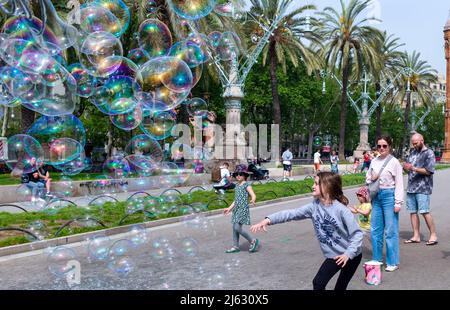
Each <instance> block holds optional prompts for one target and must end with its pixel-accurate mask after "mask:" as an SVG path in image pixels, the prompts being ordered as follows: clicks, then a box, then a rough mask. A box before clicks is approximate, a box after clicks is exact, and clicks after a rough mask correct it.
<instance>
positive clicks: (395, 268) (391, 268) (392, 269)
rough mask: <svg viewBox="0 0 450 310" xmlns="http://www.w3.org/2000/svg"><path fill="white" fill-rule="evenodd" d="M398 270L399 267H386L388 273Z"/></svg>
mask: <svg viewBox="0 0 450 310" xmlns="http://www.w3.org/2000/svg"><path fill="white" fill-rule="evenodd" d="M397 269H398V266H397V265H387V266H386V269H385V270H386V271H387V272H392V271H395V270H397Z"/></svg>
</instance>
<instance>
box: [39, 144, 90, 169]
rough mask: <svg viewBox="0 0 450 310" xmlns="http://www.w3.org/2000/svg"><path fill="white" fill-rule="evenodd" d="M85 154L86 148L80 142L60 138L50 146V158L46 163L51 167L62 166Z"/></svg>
mask: <svg viewBox="0 0 450 310" xmlns="http://www.w3.org/2000/svg"><path fill="white" fill-rule="evenodd" d="M83 153H84V148H83V146H82V145H81V144H80V142H78V141H76V140H74V139H71V138H59V139H56V140H53V141H52V142H51V143H50V145H49V158H46V160H45V163H47V164H50V165H60V164H65V163H67V162H70V161H73V160H75V159H76V158H78V157H80V156H81V154H83Z"/></svg>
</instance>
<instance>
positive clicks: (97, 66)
mask: <svg viewBox="0 0 450 310" xmlns="http://www.w3.org/2000/svg"><path fill="white" fill-rule="evenodd" d="M122 55H123V49H122V44H121V43H120V40H119V39H117V38H116V37H115V36H114V35H112V34H111V33H109V32H105V31H98V32H93V33H91V34H90V35H88V36H87V37H86V40H85V41H84V42H83V45H82V46H81V49H80V62H81V65H82V66H83V67H84V68H85V69H86V71H87V72H89V74H90V75H92V76H96V77H107V76H108V75H110V74H112V73H114V71H116V70H117V68H118V67H119V66H120V64H121V62H122V59H121V58H120V57H113V56H122Z"/></svg>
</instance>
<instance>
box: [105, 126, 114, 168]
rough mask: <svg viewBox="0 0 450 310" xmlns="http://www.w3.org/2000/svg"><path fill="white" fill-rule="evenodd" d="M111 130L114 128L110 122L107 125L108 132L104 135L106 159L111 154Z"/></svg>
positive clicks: (112, 132)
mask: <svg viewBox="0 0 450 310" xmlns="http://www.w3.org/2000/svg"><path fill="white" fill-rule="evenodd" d="M113 130H114V127H113V125H112V123H110V124H109V127H108V133H107V134H106V136H107V138H108V142H107V144H106V150H105V151H106V156H107V158H106V159H108V158H110V157H111V155H112V147H113V134H114V131H113Z"/></svg>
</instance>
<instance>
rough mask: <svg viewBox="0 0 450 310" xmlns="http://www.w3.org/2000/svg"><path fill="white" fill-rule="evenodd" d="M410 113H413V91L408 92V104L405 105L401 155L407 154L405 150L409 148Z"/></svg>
mask: <svg viewBox="0 0 450 310" xmlns="http://www.w3.org/2000/svg"><path fill="white" fill-rule="evenodd" d="M409 114H411V92H408V93H407V95H406V106H405V121H404V127H403V128H404V136H403V143H402V149H401V150H400V151H401V155H402V156H403V155H405V151H406V150H407V149H408V145H409V131H410V128H409Z"/></svg>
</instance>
